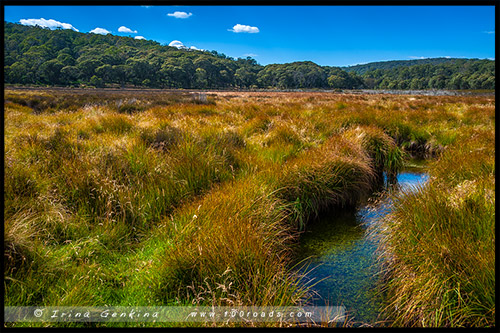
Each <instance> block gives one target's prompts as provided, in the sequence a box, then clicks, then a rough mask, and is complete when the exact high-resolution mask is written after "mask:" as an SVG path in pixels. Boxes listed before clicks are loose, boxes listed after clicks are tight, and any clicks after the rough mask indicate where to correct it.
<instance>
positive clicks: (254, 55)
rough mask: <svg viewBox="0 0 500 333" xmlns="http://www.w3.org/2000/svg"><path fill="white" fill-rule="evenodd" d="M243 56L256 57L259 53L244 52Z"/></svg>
mask: <svg viewBox="0 0 500 333" xmlns="http://www.w3.org/2000/svg"><path fill="white" fill-rule="evenodd" d="M243 56H244V57H258V56H259V55H258V54H255V53H245V54H244V55H243Z"/></svg>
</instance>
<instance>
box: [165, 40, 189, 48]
mask: <svg viewBox="0 0 500 333" xmlns="http://www.w3.org/2000/svg"><path fill="white" fill-rule="evenodd" d="M168 46H173V47H176V48H178V49H181V48H184V47H185V46H184V44H182V42H181V41H180V40H173V41H171V42H170V44H168Z"/></svg>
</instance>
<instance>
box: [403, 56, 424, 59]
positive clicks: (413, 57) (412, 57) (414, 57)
mask: <svg viewBox="0 0 500 333" xmlns="http://www.w3.org/2000/svg"><path fill="white" fill-rule="evenodd" d="M408 58H410V59H427V57H416V56H409V57H408Z"/></svg>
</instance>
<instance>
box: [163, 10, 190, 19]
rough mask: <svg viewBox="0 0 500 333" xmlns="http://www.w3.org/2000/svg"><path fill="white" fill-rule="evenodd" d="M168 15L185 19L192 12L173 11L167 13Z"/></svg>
mask: <svg viewBox="0 0 500 333" xmlns="http://www.w3.org/2000/svg"><path fill="white" fill-rule="evenodd" d="M167 15H168V16H172V17H175V18H180V19H185V18H188V17H190V16H191V15H193V13H186V12H177V11H176V12H173V13H168V14H167Z"/></svg>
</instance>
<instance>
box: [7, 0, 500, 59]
mask: <svg viewBox="0 0 500 333" xmlns="http://www.w3.org/2000/svg"><path fill="white" fill-rule="evenodd" d="M4 10H5V20H6V21H8V22H17V23H20V22H22V23H24V24H39V25H46V26H50V27H56V26H61V27H63V28H70V29H71V28H72V29H76V30H78V31H80V32H90V31H94V32H100V33H106V32H110V33H111V34H113V35H119V36H132V37H137V38H141V37H144V38H145V39H151V40H155V41H157V42H159V43H161V44H166V45H168V44H171V43H172V45H184V46H185V47H195V48H198V49H205V50H210V51H211V50H216V51H217V52H220V53H224V54H226V55H228V56H230V57H234V58H238V57H246V56H251V57H253V58H254V59H255V60H257V62H258V63H260V64H262V65H267V64H270V63H286V62H292V61H304V60H310V61H314V62H315V63H317V64H319V65H329V66H349V65H354V64H359V63H367V62H373V61H385V60H410V59H420V58H434V57H458V58H480V59H485V58H488V59H494V58H495V7H494V6H148V7H146V6H5V7H4ZM176 12H177V13H176ZM168 14H170V15H168ZM42 18H43V19H44V20H40V19H42ZM120 27H125V28H127V29H128V30H127V29H124V28H121V29H120V30H121V31H124V32H121V31H119V28H120ZM96 28H101V29H104V30H99V29H98V30H94V29H96ZM127 31H128V32H127Z"/></svg>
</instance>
